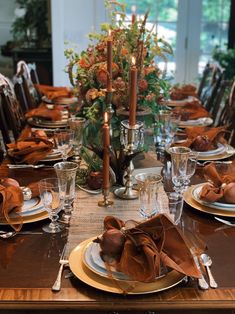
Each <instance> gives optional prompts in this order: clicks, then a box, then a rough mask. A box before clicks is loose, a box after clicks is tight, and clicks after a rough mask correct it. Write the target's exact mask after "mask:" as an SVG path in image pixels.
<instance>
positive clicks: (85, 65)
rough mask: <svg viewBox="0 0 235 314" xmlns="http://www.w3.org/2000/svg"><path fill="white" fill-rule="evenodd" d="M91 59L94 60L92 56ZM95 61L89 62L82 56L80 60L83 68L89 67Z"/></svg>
mask: <svg viewBox="0 0 235 314" xmlns="http://www.w3.org/2000/svg"><path fill="white" fill-rule="evenodd" d="M90 61H92V60H91V58H90ZM93 63H94V61H93ZM93 63H92V62H89V63H88V62H87V60H86V59H85V58H81V59H80V60H79V62H78V64H79V66H80V67H81V68H84V69H89V68H90V67H91V66H92V64H93Z"/></svg>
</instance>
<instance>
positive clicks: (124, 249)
mask: <svg viewBox="0 0 235 314" xmlns="http://www.w3.org/2000/svg"><path fill="white" fill-rule="evenodd" d="M124 226H128V227H127V228H126V229H125V232H124V236H125V237H124V240H123V238H122V237H120V235H119V234H118V232H114V234H113V235H115V237H113V235H112V239H111V237H110V239H107V235H108V234H107V230H112V229H117V230H121V228H123V227H124ZM129 226H130V227H129ZM104 229H105V230H106V231H105V232H104V234H103V235H102V237H101V239H99V241H97V239H96V240H95V241H96V242H100V247H101V249H102V251H101V256H102V258H103V259H104V260H105V264H106V263H107V264H109V257H111V259H110V261H111V260H112V262H113V258H114V255H113V247H114V245H117V242H118V241H119V240H120V239H121V241H122V243H121V242H120V244H121V250H120V246H118V251H117V252H118V254H117V255H116V257H115V259H116V262H115V267H116V270H118V271H121V272H123V273H124V274H126V275H127V276H129V278H130V279H131V280H135V281H141V282H153V281H155V280H156V278H157V277H158V276H160V275H162V274H165V273H167V272H168V271H169V269H174V270H176V271H178V272H180V273H183V274H185V275H188V276H192V277H196V278H198V277H200V273H199V271H198V269H197V266H196V265H195V262H194V259H193V257H192V255H191V252H190V249H189V248H188V246H187V245H186V242H185V240H184V237H183V235H182V234H181V232H180V230H179V229H178V228H177V226H175V225H174V224H173V223H172V222H171V221H170V220H169V219H168V218H167V217H166V216H165V215H163V214H159V215H157V216H155V217H153V218H151V219H149V220H147V221H144V222H142V223H137V222H135V221H131V222H130V221H127V222H126V223H124V222H123V221H122V220H120V219H118V218H115V217H113V216H107V217H106V218H105V219H104ZM104 235H105V237H106V239H104ZM107 240H109V241H107ZM117 240H118V241H117ZM104 241H105V242H106V244H108V245H106V248H105V247H104ZM112 241H113V242H112ZM111 251H112V254H111V255H109V252H111ZM112 262H110V263H112Z"/></svg>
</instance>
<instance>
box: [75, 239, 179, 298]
mask: <svg viewBox="0 0 235 314" xmlns="http://www.w3.org/2000/svg"><path fill="white" fill-rule="evenodd" d="M93 239H94V238H90V239H88V240H85V241H83V242H82V243H80V244H79V245H78V246H77V247H76V248H75V249H74V250H73V251H72V252H71V254H70V256H69V266H70V269H71V271H72V272H73V274H74V275H75V276H76V277H77V278H78V279H80V280H81V281H83V282H84V283H86V284H87V285H90V286H92V287H94V288H96V289H99V290H102V291H106V292H111V293H117V294H123V290H127V291H128V289H130V284H128V282H124V281H123V282H121V283H120V281H118V283H119V284H118V285H119V286H121V288H119V287H118V286H117V285H116V284H115V282H113V281H112V280H111V279H108V278H104V277H102V276H100V275H98V274H96V273H94V272H92V271H91V270H90V269H89V268H87V267H86V265H85V264H84V263H83V254H84V249H85V247H86V246H87V245H88V244H89V243H90V242H91V241H92V240H93ZM184 278H185V275H183V274H180V273H178V272H177V271H175V270H173V271H171V272H169V273H168V274H167V275H166V276H164V277H161V278H159V279H157V280H156V281H154V282H151V283H143V282H135V285H134V288H133V287H132V290H131V291H130V292H129V294H148V293H154V292H159V291H163V290H167V289H170V288H172V287H174V286H176V285H178V284H179V283H180V282H181V281H182V280H183V279H184ZM131 283H133V282H131Z"/></svg>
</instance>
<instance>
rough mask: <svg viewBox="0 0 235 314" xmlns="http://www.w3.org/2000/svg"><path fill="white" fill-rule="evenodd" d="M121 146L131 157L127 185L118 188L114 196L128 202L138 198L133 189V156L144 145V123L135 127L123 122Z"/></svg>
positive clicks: (138, 123) (126, 177)
mask: <svg viewBox="0 0 235 314" xmlns="http://www.w3.org/2000/svg"><path fill="white" fill-rule="evenodd" d="M120 140H121V144H122V145H123V146H124V152H125V155H126V156H129V157H130V163H129V165H128V167H127V170H126V175H125V176H124V179H125V184H124V186H123V187H121V188H117V189H116V190H115V191H114V194H115V195H116V196H117V197H119V198H121V199H126V200H132V199H136V198H138V192H137V191H136V190H134V189H133V175H132V174H133V171H134V164H133V162H132V159H131V156H132V155H133V154H134V153H135V152H137V151H138V150H139V149H140V147H142V146H143V144H144V125H143V123H142V122H140V121H137V122H136V124H135V125H133V126H130V124H129V121H128V120H124V121H122V122H121V138H120Z"/></svg>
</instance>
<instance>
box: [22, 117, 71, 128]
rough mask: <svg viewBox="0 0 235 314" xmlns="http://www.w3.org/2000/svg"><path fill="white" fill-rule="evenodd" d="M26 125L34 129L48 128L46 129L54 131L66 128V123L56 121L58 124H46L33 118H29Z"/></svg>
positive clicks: (49, 122) (50, 122)
mask: <svg viewBox="0 0 235 314" xmlns="http://www.w3.org/2000/svg"><path fill="white" fill-rule="evenodd" d="M27 121H28V123H29V124H30V125H32V126H36V127H42V128H48V129H55V128H65V127H67V121H58V123H55V122H52V121H48V122H43V123H42V122H41V121H38V120H35V119H33V118H29V119H28V120H27Z"/></svg>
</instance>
